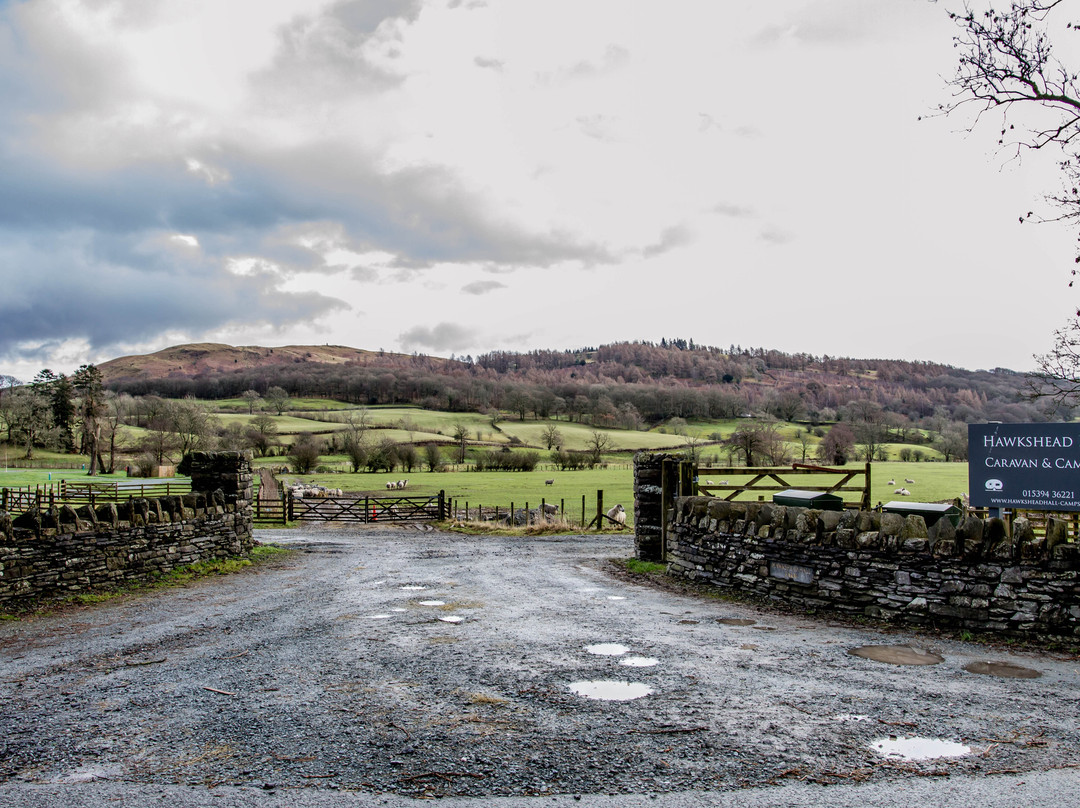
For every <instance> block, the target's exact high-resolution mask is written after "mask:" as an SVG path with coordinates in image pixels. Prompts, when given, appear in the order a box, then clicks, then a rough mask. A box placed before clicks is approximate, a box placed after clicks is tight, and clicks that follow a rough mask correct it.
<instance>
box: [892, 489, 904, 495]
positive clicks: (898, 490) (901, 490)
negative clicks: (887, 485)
mask: <svg viewBox="0 0 1080 808" xmlns="http://www.w3.org/2000/svg"><path fill="white" fill-rule="evenodd" d="M893 493H894V494H902V493H904V489H903V488H894V489H893Z"/></svg>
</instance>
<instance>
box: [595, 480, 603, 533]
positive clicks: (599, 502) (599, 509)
mask: <svg viewBox="0 0 1080 808" xmlns="http://www.w3.org/2000/svg"><path fill="white" fill-rule="evenodd" d="M596 529H597V530H603V529H604V491H603V489H597V491H596Z"/></svg>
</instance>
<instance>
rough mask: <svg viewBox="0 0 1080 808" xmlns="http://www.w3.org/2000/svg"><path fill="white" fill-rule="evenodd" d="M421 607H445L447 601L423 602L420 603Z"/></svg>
mask: <svg viewBox="0 0 1080 808" xmlns="http://www.w3.org/2000/svg"><path fill="white" fill-rule="evenodd" d="M420 605H421V606H445V605H446V601H445V600H422V601H420Z"/></svg>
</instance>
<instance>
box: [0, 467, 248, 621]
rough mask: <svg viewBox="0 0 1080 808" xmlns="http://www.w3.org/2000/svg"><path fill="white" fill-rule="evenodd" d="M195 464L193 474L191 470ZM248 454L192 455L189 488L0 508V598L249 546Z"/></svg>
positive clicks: (136, 574) (141, 572)
mask: <svg viewBox="0 0 1080 808" xmlns="http://www.w3.org/2000/svg"><path fill="white" fill-rule="evenodd" d="M196 469H198V473H196V471H195V470H196ZM251 491H252V484H251V455H250V454H249V453H246V452H215V453H211V452H203V453H196V455H195V456H194V457H193V466H192V492H191V493H190V494H185V495H183V496H169V497H157V498H153V499H145V498H144V499H132V500H129V501H127V502H121V503H112V502H110V503H104V504H101V505H97V506H94V507H91V506H89V505H85V506H82V507H79V508H73V507H71V506H69V505H62V506H59V507H53V508H48V509H46V510H44V511H42V512H38V511H36V510H32V511H30V512H28V513H25V514H22V515H20V516H17V517H15V518H12V517H11V515H10V514H7V513H4V512H0V603H4V602H13V601H19V600H28V599H32V598H37V597H48V596H54V595H61V594H67V593H74V592H79V591H83V590H86V589H90V588H94V587H100V586H109V585H114V584H118V583H123V582H145V581H150V580H153V579H154V578H156V577H158V576H159V575H161V574H162V573H165V572H169V571H170V570H173V569H176V568H177V567H182V566H185V565H188V564H193V563H196V562H199V561H205V560H208V559H210V558H223V557H227V556H234V555H240V554H242V553H246V552H247V551H249V550H250V549H251V547H252V545H253V543H254V538H253V534H252V504H251Z"/></svg>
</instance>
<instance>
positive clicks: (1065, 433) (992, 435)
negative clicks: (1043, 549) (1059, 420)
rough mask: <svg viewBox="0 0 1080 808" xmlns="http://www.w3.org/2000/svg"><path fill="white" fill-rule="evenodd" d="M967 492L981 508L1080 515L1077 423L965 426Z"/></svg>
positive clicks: (1079, 437)
mask: <svg viewBox="0 0 1080 808" xmlns="http://www.w3.org/2000/svg"><path fill="white" fill-rule="evenodd" d="M968 491H969V496H970V497H971V504H972V505H974V506H976V507H980V508H1022V509H1026V510H1032V511H1080V424H968Z"/></svg>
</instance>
